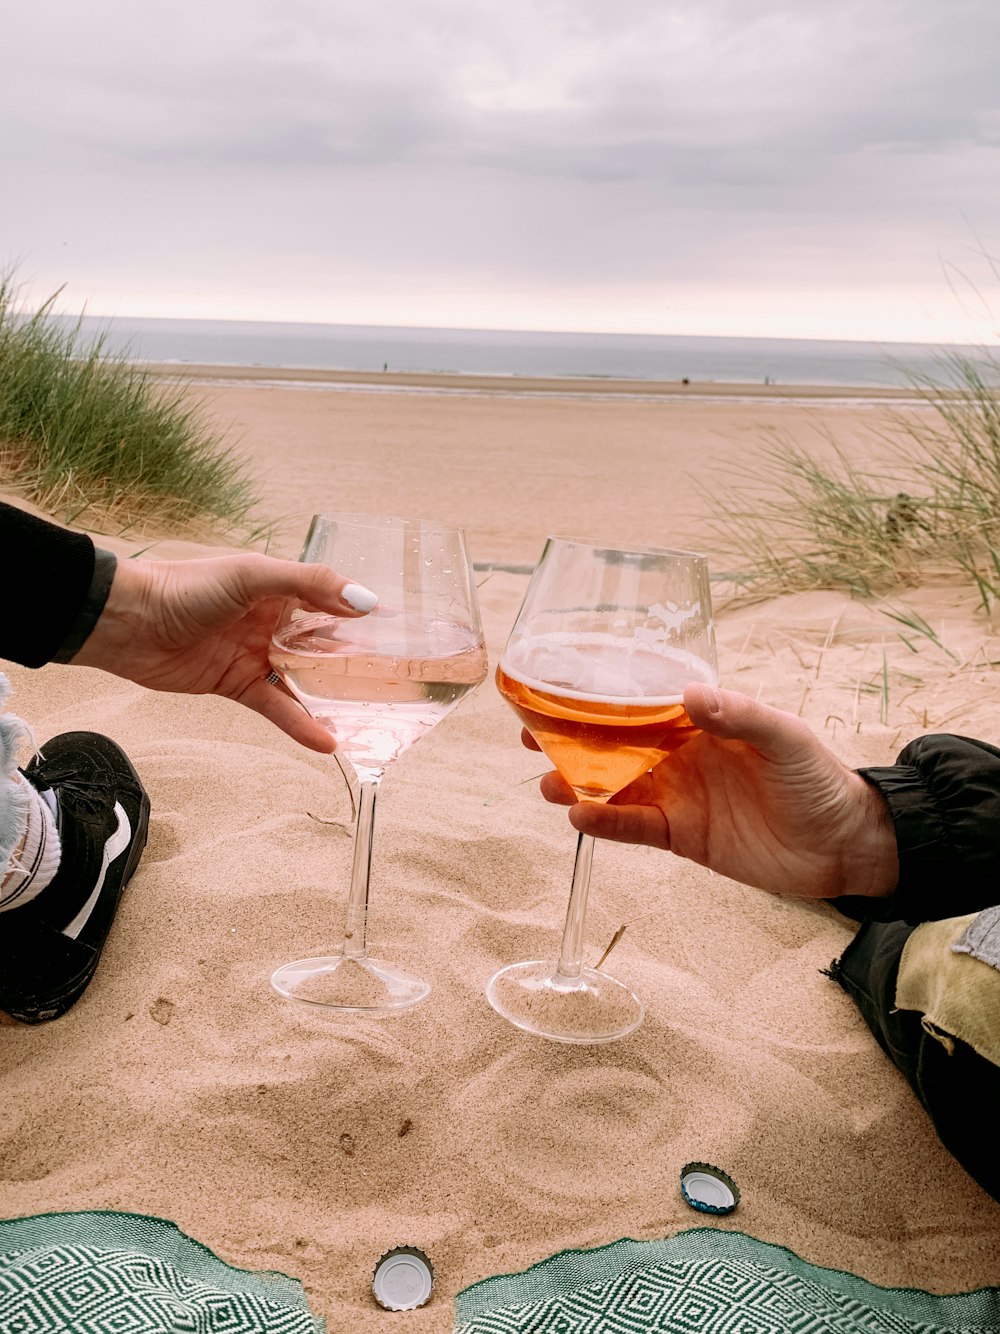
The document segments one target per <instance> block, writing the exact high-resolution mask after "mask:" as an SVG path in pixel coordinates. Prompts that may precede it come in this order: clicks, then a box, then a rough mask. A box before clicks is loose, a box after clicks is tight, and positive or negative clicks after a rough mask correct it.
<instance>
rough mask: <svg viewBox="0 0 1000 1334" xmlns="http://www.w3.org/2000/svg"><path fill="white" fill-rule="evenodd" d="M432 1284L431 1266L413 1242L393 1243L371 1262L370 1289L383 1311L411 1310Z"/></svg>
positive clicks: (432, 1270)
mask: <svg viewBox="0 0 1000 1334" xmlns="http://www.w3.org/2000/svg"><path fill="white" fill-rule="evenodd" d="M433 1287H434V1267H433V1265H432V1264H431V1262H430V1260H428V1258H427V1256H426V1255H425V1254H424V1253H423V1251H421V1250H418V1249H417V1247H416V1246H396V1247H394V1248H393V1249H392V1250H391V1251H386V1253H385V1255H383V1256H382V1257H381V1259H380V1260H379V1262H378V1264H377V1265H376V1266H375V1274H374V1277H373V1278H372V1292H373V1293H374V1294H375V1300H376V1301H377V1302H378V1304H379V1306H384V1307H385V1309H386V1310H387V1311H415V1310H416V1308H417V1307H418V1306H423V1304H424V1302H426V1301H427V1299H428V1298H429V1297H430V1295H431V1290H432V1289H433Z"/></svg>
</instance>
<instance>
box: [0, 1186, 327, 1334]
mask: <svg viewBox="0 0 1000 1334" xmlns="http://www.w3.org/2000/svg"><path fill="white" fill-rule="evenodd" d="M324 1329H325V1326H324V1323H323V1322H322V1321H321V1320H318V1319H316V1317H314V1316H312V1315H310V1313H309V1309H308V1307H307V1305H306V1300H305V1294H304V1293H303V1291H302V1288H301V1286H300V1284H298V1283H297V1282H296V1281H295V1280H294V1279H290V1278H287V1277H286V1276H285V1275H284V1274H277V1273H253V1272H249V1271H246V1270H241V1269H232V1268H230V1266H229V1265H227V1264H225V1263H224V1262H223V1261H222V1260H220V1259H219V1258H218V1256H216V1255H213V1254H212V1252H211V1251H209V1250H207V1249H206V1248H205V1247H204V1246H202V1245H200V1244H199V1243H198V1242H196V1241H192V1240H191V1238H190V1237H186V1236H185V1235H184V1233H183V1232H181V1231H180V1230H179V1229H178V1228H177V1227H175V1226H174V1224H173V1223H168V1222H166V1221H165V1220H164V1219H162V1218H149V1217H147V1216H145V1215H143V1214H122V1213H112V1212H93V1213H73V1214H39V1215H36V1216H34V1217H31V1218H15V1219H10V1220H6V1221H0V1332H2V1334H223V1332H224V1334H322V1331H323V1330H324Z"/></svg>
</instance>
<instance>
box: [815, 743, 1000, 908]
mask: <svg viewBox="0 0 1000 1334" xmlns="http://www.w3.org/2000/svg"><path fill="white" fill-rule="evenodd" d="M858 772H859V773H860V774H861V776H862V778H864V779H865V781H866V782H868V783H871V785H872V786H873V787H875V788H877V789H878V791H879V792H881V794H882V796H883V797H884V798H885V802H886V805H887V806H888V808H889V814H890V816H891V818H892V823H893V827H894V829H895V832H896V847H897V850H898V853H899V882H898V884H897V886H896V889H895V891H894V892H893V893H892V894H891V895H890V896H889V897H888V898H882V899H873V898H867V897H862V896H851V895H845V896H843V897H841V898H838V899H832V900H830V901H831V902H832V903H833V905H834V907H836V908H837V909H838V910H839V911H840V912H843V913H845V914H846V915H847V916H848V917H854V918H856V919H862V918H867V919H869V920H873V921H879V922H889V921H904V922H910V923H918V922H928V921H937V920H939V919H941V918H944V917H960V916H963V915H964V914H966V913H972V912H981V911H982V910H983V908H985V907H990V906H992V905H993V904H995V903H997V901H998V899H1000V750H997V748H996V747H995V746H991V745H989V744H988V743H987V742H985V741H975V740H973V739H971V738H969V737H960V736H945V735H939V736H925V737H920V738H918V739H917V740H916V741H912V742H911V743H910V744H909V745H908V746H907V747H906V748H905V749H904V750H903V752H902V753H901V754H900V756H899V762H898V763H897V764H895V765H890V766H887V767H885V768H873V769H860V770H859V771H858Z"/></svg>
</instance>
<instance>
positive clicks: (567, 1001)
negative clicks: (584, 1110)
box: [486, 959, 644, 1043]
mask: <svg viewBox="0 0 1000 1334" xmlns="http://www.w3.org/2000/svg"><path fill="white" fill-rule="evenodd" d="M486 997H487V999H488V1000H489V1003H490V1004H491V1005H492V1006H493V1008H494V1010H496V1012H497V1014H499V1015H502V1016H503V1018H504V1019H506V1020H507V1021H508V1022H509V1023H512V1024H514V1025H515V1027H517V1028H522V1029H524V1031H525V1032H526V1033H534V1034H536V1035H537V1036H538V1037H542V1038H550V1039H551V1040H552V1041H553V1042H580V1043H583V1042H615V1041H616V1040H617V1039H618V1038H623V1037H626V1036H627V1035H628V1034H629V1033H632V1032H634V1031H635V1029H637V1028H638V1027H639V1025H640V1024H641V1023H642V1017H643V1013H644V1011H643V1006H642V1001H641V1000H640V999H639V997H638V996H637V995H636V994H635V992H634V991H631V990H630V989H629V988H628V987H627V986H625V984H624V983H623V982H619V981H617V980H616V979H615V978H613V977H609V976H608V975H607V973H599V972H597V970H596V969H594V968H584V969H582V970H581V972H580V975H579V977H577V978H573V979H572V980H565V981H564V980H562V979H560V977H559V975H558V964H557V963H556V962H555V960H553V959H532V960H531V961H530V962H527V963H512V964H508V965H507V967H506V968H501V969H500V971H499V972H498V973H494V974H493V976H492V977H491V978H490V980H489V982H488V983H487V984H486Z"/></svg>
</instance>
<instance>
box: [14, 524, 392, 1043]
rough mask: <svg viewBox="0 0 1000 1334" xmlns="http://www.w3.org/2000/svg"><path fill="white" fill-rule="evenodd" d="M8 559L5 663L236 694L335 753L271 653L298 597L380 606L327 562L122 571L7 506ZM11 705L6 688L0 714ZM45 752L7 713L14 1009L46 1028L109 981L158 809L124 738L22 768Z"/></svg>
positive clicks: (73, 746)
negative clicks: (107, 970) (98, 972)
mask: <svg viewBox="0 0 1000 1334" xmlns="http://www.w3.org/2000/svg"><path fill="white" fill-rule="evenodd" d="M0 560H2V562H3V567H4V568H5V569H6V570H7V571H8V578H7V580H6V581H5V587H4V618H3V621H2V622H0V657H2V658H6V659H7V660H8V661H11V662H18V663H20V664H21V665H22V666H25V667H41V666H43V665H44V664H45V663H48V662H60V663H73V664H76V665H79V666H86V667H98V668H100V669H101V670H102V671H105V672H111V673H113V674H114V675H115V676H121V677H124V678H125V680H128V681H135V682H137V683H138V684H140V685H143V686H146V687H148V688H149V689H150V690H166V691H174V692H177V693H179V694H191V695H206V694H214V695H223V696H225V697H226V698H228V699H232V700H236V701H238V702H239V703H241V704H245V705H246V706H247V708H250V709H254V710H255V711H256V712H257V713H260V714H262V715H263V716H264V717H265V718H267V719H269V720H270V721H271V722H272V723H274V724H275V726H277V727H280V728H281V729H282V730H283V731H285V732H287V733H288V735H289V736H291V737H293V738H294V739H295V740H296V741H299V742H301V743H302V745H304V746H308V747H310V748H311V749H312V750H317V751H322V752H329V751H331V750H333V749H334V746H333V738H332V737H331V736H330V733H329V731H328V730H327V729H326V728H325V727H322V726H321V725H320V724H319V723H317V722H316V721H315V720H314V719H312V718H311V717H310V716H309V715H308V714H307V713H305V712H304V710H303V709H302V708H301V707H300V705H299V704H298V703H297V702H296V701H295V700H293V699H292V697H291V696H290V695H289V694H288V693H287V692H286V691H285V690H284V689H283V688H282V687H280V686H278V685H276V684H275V683H274V681H273V679H270V670H271V669H270V663H269V662H268V657H267V650H268V645H269V644H270V640H271V630H272V628H273V626H274V622H275V618H276V617H277V614H278V610H279V608H280V607H281V606H282V604H283V603H284V602H285V600H286V599H288V598H296V599H298V600H299V601H301V602H302V603H303V605H305V606H311V607H316V608H318V609H319V610H323V611H329V612H332V613H334V614H335V615H337V616H358V615H361V614H363V613H364V612H366V611H371V610H372V609H373V608H374V606H375V605H376V602H377V598H376V597H375V594H374V593H371V592H369V590H368V589H366V588H362V587H361V585H360V584H352V583H348V581H347V580H346V579H342V578H341V577H340V576H339V575H336V574H334V573H333V572H332V571H331V570H329V569H328V568H327V567H326V566H323V565H303V564H301V563H300V562H298V561H284V560H274V559H272V558H270V557H267V556H256V555H249V554H248V555H241V556H223V557H219V558H216V559H211V560H190V561H187V560H179V561H138V560H125V561H116V559H115V557H114V556H113V555H112V554H111V553H110V552H108V551H100V550H98V549H96V548H95V547H94V544H93V542H92V541H91V540H90V538H89V537H86V536H85V535H84V534H82V533H75V532H70V531H69V530H68V529H64V528H60V527H59V526H58V525H56V524H52V523H47V522H46V521H44V520H42V519H38V518H35V517H34V516H33V515H31V514H27V513H25V512H24V511H22V510H19V509H17V508H15V507H13V506H10V505H3V504H0ZM12 571H16V572H17V575H16V577H15V576H14V575H13V574H11V573H10V572H12ZM9 694H10V687H9V684H8V682H7V679H6V677H4V676H2V675H0V709H2V708H3V706H4V705H5V704H6V701H7V699H8V697H9ZM30 741H31V733H30V730H29V728H28V726H27V725H26V724H25V723H24V722H22V721H21V719H20V718H16V717H14V716H13V715H12V714H0V1011H2V1012H3V1013H5V1014H7V1015H9V1016H11V1017H13V1018H15V1019H19V1020H21V1021H22V1022H25V1023H38V1022H40V1021H41V1020H45V1019H56V1018H58V1017H59V1015H61V1014H63V1013H65V1011H66V1010H68V1009H69V1008H70V1006H71V1005H73V1004H74V1002H75V1001H77V1000H78V999H79V998H80V996H81V995H82V994H83V992H84V990H85V989H86V987H87V985H88V984H89V982H90V980H91V978H92V977H93V975H94V971H95V969H96V967H97V962H98V959H99V958H100V954H101V950H102V948H103V946H104V942H105V940H106V939H107V935H108V932H109V931H110V929H111V924H112V922H113V920H114V916H115V912H116V910H117V907H118V902H119V899H120V898H121V895H122V891H123V890H124V888H125V886H126V884H127V883H128V881H129V880H130V879H131V877H132V875H133V874H134V872H135V869H136V867H137V866H138V865H139V859H140V857H141V856H142V852H143V848H144V847H145V844H146V831H147V825H148V822H149V797H148V796H147V794H146V792H145V790H144V788H143V786H142V782H141V780H140V778H139V775H138V773H136V771H135V769H134V767H133V766H132V763H131V761H130V760H129V758H128V756H127V755H126V754H125V752H124V751H123V750H122V749H121V747H120V746H118V745H117V744H116V743H115V742H114V741H112V740H111V739H110V738H109V737H106V736H101V735H100V734H99V733H96V732H66V733H63V734H62V735H61V736H57V737H54V738H53V739H52V740H50V741H46V742H45V743H44V744H43V745H42V746H41V747H40V748H39V750H38V751H37V753H36V754H35V756H34V758H33V759H32V760H31V761H30V763H28V764H27V765H26V766H25V767H24V769H23V770H22V769H19V768H18V767H17V751H18V749H19V747H20V746H22V745H23V744H24V743H26V742H30Z"/></svg>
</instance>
